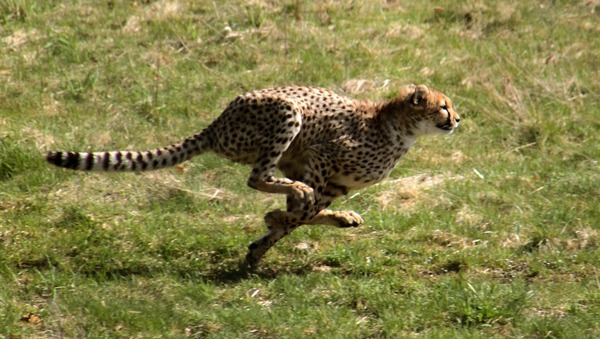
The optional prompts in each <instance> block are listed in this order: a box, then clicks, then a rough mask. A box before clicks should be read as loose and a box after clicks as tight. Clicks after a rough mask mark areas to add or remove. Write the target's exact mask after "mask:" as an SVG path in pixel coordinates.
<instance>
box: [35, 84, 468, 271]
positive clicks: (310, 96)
mask: <svg viewBox="0 0 600 339" xmlns="http://www.w3.org/2000/svg"><path fill="white" fill-rule="evenodd" d="M459 121H460V118H459V116H458V114H457V113H456V112H455V111H454V108H453V106H452V101H451V100H450V99H449V98H448V97H447V96H445V95H444V94H442V93H440V92H438V91H436V90H434V89H431V88H428V87H427V86H424V85H420V86H414V85H409V86H405V87H403V88H402V89H401V91H400V93H399V94H398V95H397V96H396V97H395V98H394V99H392V100H389V101H386V102H381V103H371V102H366V101H358V100H354V99H351V98H348V97H344V96H340V95H338V94H336V93H334V92H332V91H330V90H328V89H323V88H315V87H278V88H269V89H263V90H258V91H252V92H249V93H246V94H243V95H240V96H238V97H237V98H235V99H234V100H233V101H232V102H231V103H230V104H229V106H228V107H227V108H226V109H225V110H224V111H223V113H222V114H221V116H219V117H218V118H217V119H216V120H215V121H214V122H213V123H212V124H210V125H209V126H208V127H207V128H206V129H204V130H203V131H202V132H200V133H198V134H196V135H194V136H191V137H189V138H186V139H185V140H183V141H182V142H180V143H178V144H174V145H170V146H167V147H163V148H157V149H154V150H150V151H144V152H138V151H112V152H95V153H87V152H49V153H47V155H46V159H47V161H48V162H50V163H52V164H54V165H56V166H59V167H64V168H69V169H74V170H84V171H149V170H155V169H159V168H163V167H169V166H173V165H176V164H178V163H181V162H183V161H185V160H188V159H190V158H191V157H193V156H196V155H199V154H201V153H204V152H208V151H210V152H214V153H216V154H219V155H221V156H223V157H226V158H228V159H230V160H232V161H235V162H239V163H244V164H248V165H251V166H252V172H251V174H250V176H249V178H248V186H250V187H252V188H254V189H257V190H259V191H263V192H267V193H280V194H285V195H286V196H287V209H286V210H285V211H281V210H275V211H271V212H269V213H267V215H266V216H265V222H266V224H267V226H268V228H269V231H268V232H267V233H266V234H265V235H264V236H263V237H262V238H260V239H258V240H256V241H255V242H253V243H252V244H251V245H250V246H249V251H248V255H247V256H246V261H247V263H248V264H250V265H251V266H252V267H254V266H256V265H258V263H259V261H260V260H261V258H262V257H263V255H264V254H265V253H266V252H267V250H269V248H271V247H272V246H273V245H274V244H275V243H276V242H277V241H278V240H280V239H281V238H283V237H284V236H286V235H287V234H289V233H290V232H292V231H293V230H294V229H296V228H297V227H298V226H300V225H303V224H325V225H333V226H336V227H355V226H358V225H360V224H362V223H363V219H362V218H361V217H360V215H358V214H357V213H355V212H353V211H331V210H328V209H326V208H327V207H328V206H329V205H330V204H331V203H332V202H333V201H334V200H335V199H336V198H338V197H340V196H343V195H345V194H348V192H350V191H352V190H356V189H360V188H363V187H366V186H370V185H373V184H375V183H377V182H379V181H381V180H382V179H384V178H385V177H387V176H388V175H389V173H390V172H391V171H392V169H393V168H394V166H395V165H396V164H397V162H398V161H399V160H400V158H401V157H402V156H403V155H404V154H405V153H406V152H407V151H408V149H409V148H410V147H411V146H412V145H413V143H414V141H415V139H416V138H417V137H418V136H421V135H426V134H443V133H446V134H447V133H451V132H452V131H453V130H454V128H456V127H457V126H458V122H459ZM276 169H279V170H280V171H281V172H282V173H283V174H284V177H277V176H276V173H275V170H276Z"/></svg>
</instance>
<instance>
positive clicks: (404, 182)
mask: <svg viewBox="0 0 600 339" xmlns="http://www.w3.org/2000/svg"><path fill="white" fill-rule="evenodd" d="M459 178H461V177H460V176H450V175H434V174H429V173H422V174H417V175H413V176H411V177H406V178H402V179H396V180H391V181H387V182H385V183H382V184H380V185H386V186H387V187H388V189H387V190H385V191H383V192H381V193H380V194H379V195H378V196H376V197H375V201H377V203H378V204H379V205H381V208H382V209H386V208H388V207H390V206H394V208H402V209H410V208H412V207H414V205H415V204H416V202H417V201H418V200H419V197H421V195H422V193H423V192H425V191H427V190H429V189H431V188H432V187H435V186H437V185H440V184H442V183H444V182H445V181H446V180H456V179H459Z"/></svg>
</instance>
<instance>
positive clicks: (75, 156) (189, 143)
mask: <svg viewBox="0 0 600 339" xmlns="http://www.w3.org/2000/svg"><path fill="white" fill-rule="evenodd" d="M203 139H204V138H203V133H199V134H197V135H194V136H192V137H189V138H186V139H185V140H183V141H182V142H180V143H178V144H173V145H170V146H167V147H162V148H157V149H154V150H151V151H143V152H138V151H111V152H48V153H46V161H48V162H49V163H51V164H53V165H56V166H58V167H64V168H68V169H72V170H79V171H100V172H115V171H119V172H132V171H134V172H140V171H150V170H156V169H160V168H165V167H170V166H175V165H177V164H179V163H181V162H184V161H186V160H188V159H190V158H191V157H193V156H196V155H198V154H200V153H202V152H203V151H204V149H203V148H204V147H203V145H202V141H203Z"/></svg>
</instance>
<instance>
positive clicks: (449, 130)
mask: <svg viewBox="0 0 600 339" xmlns="http://www.w3.org/2000/svg"><path fill="white" fill-rule="evenodd" d="M436 127H437V128H439V129H442V130H444V131H448V132H452V131H453V130H454V127H453V126H452V125H451V124H443V125H437V126H436Z"/></svg>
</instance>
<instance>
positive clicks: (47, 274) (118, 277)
mask: <svg viewBox="0 0 600 339" xmlns="http://www.w3.org/2000/svg"><path fill="white" fill-rule="evenodd" d="M599 37H600V2H598V1H493V0H492V1H447V0H446V1H444V0H443V1H436V2H420V1H403V0H386V1H348V2H335V1H298V0H285V1H261V0H253V1H222V2H218V1H191V0H190V1H186V0H180V1H177V0H174V1H170V0H162V1H112V0H111V1H34V0H31V1H29V0H0V337H6V338H18V337H38V338H46V337H71V338H74V337H140V338H142V337H143V338H146V337H197V338H204V337H211V338H212V337H214V338H219V337H222V338H234V337H260V338H282V337H303V336H315V337H332V338H349V337H371V338H383V337H389V338H393V337H417V336H423V337H431V338H436V337H438V338H449V337H472V338H488V337H506V336H509V337H528V338H574V337H578V338H593V337H599V336H600V322H599V321H598V319H600V276H599V272H598V270H599V267H600V251H599V245H600V243H599V242H600V239H599V226H600V225H599V224H600V206H599V205H600V203H599V201H600V164H599V163H598V160H599V159H600V146H599V145H600V137H599V135H600V104H599V103H600V95H599V93H600V38H599ZM406 83H425V84H428V85H431V86H433V87H435V88H438V89H440V90H441V91H443V92H445V93H446V94H448V95H449V96H450V97H451V98H452V99H453V100H454V102H455V105H456V106H457V110H458V112H459V113H460V114H461V117H462V121H461V127H460V128H459V130H458V131H457V132H456V133H455V134H453V135H451V136H442V137H433V138H428V139H421V140H419V141H418V142H417V144H416V145H415V146H414V148H413V149H412V150H411V151H410V152H409V153H408V154H407V155H406V157H405V158H404V159H403V161H402V162H401V163H400V165H399V166H398V168H396V170H395V171H394V172H393V173H392V175H391V177H390V179H389V180H388V181H386V182H384V183H382V184H379V185H377V186H375V187H371V188H369V189H366V190H363V191H360V192H357V193H356V194H351V195H349V196H347V197H344V198H342V199H340V201H339V202H337V203H336V205H335V207H337V208H340V209H353V210H356V211H357V212H359V213H361V214H362V216H363V217H364V218H365V220H366V223H365V225H364V226H361V227H360V228H357V229H349V230H348V229H345V230H344V229H335V228H331V227H325V226H323V227H321V226H304V227H303V228H300V229H299V230H297V231H296V232H295V233H294V234H292V235H291V236H289V237H287V238H285V239H284V240H283V241H282V242H281V243H279V244H277V246H276V247H275V248H274V249H273V250H271V251H270V252H269V253H268V254H267V256H266V258H265V260H264V261H263V263H262V267H261V268H260V269H259V271H258V272H257V273H256V274H249V275H245V274H243V273H242V272H240V271H239V270H238V263H239V262H240V261H242V260H243V257H244V255H245V251H246V246H247V245H248V244H249V243H250V242H251V241H253V240H254V239H256V238H257V237H259V236H260V235H261V234H262V233H263V232H264V224H263V222H262V216H263V215H264V214H265V213H266V212H268V211H269V210H272V209H274V208H278V207H281V206H283V204H284V201H283V200H284V199H283V197H281V196H272V195H266V194H262V193H259V192H256V191H253V190H251V189H250V188H248V187H246V185H245V183H246V177H247V175H248V173H249V170H248V168H246V167H243V166H239V165H236V164H232V163H230V162H228V161H225V160H222V159H220V158H217V157H215V156H213V155H204V156H202V157H199V158H195V159H193V160H192V161H190V162H187V163H185V164H184V165H183V166H181V167H178V168H175V169H170V170H164V171H159V172H152V173H147V174H142V175H136V174H110V175H108V174H87V173H75V172H69V171H65V170H60V169H57V168H51V167H49V166H47V165H46V164H45V162H44V159H43V156H42V154H43V153H44V152H46V151H49V150H112V149H141V150H143V149H148V148H154V147H157V146H162V145H166V144H170V143H173V142H175V141H178V140H180V139H181V138H183V137H186V136H189V135H192V134H194V133H197V132H199V131H200V130H201V129H202V128H203V127H205V126H206V125H207V124H208V123H209V122H210V121H211V120H212V119H214V118H215V117H216V116H217V115H218V114H219V113H220V111H221V110H222V109H223V108H224V107H225V105H226V104H227V103H228V102H229V100H231V99H232V98H233V97H234V96H235V95H237V94H240V93H242V92H244V91H247V90H251V89H257V88H262V87H268V86H275V85H288V84H303V85H316V86H323V87H328V88H332V89H335V90H336V91H338V92H341V93H346V94H348V95H352V96H355V97H357V98H365V99H372V100H380V99H385V98H389V97H390V96H392V95H394V93H395V92H396V90H397V89H398V88H399V86H401V85H402V84H406Z"/></svg>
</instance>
